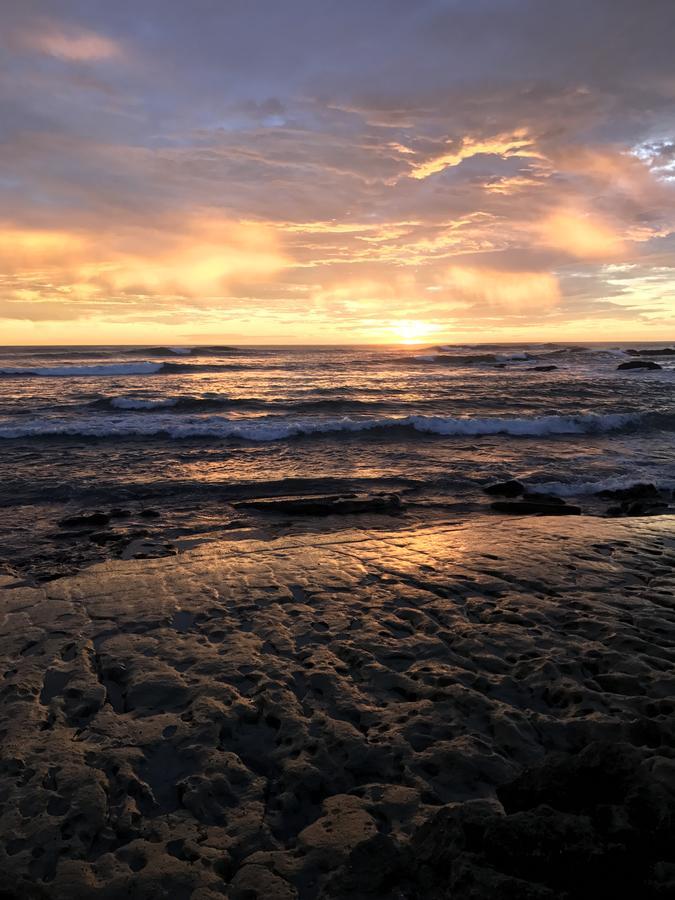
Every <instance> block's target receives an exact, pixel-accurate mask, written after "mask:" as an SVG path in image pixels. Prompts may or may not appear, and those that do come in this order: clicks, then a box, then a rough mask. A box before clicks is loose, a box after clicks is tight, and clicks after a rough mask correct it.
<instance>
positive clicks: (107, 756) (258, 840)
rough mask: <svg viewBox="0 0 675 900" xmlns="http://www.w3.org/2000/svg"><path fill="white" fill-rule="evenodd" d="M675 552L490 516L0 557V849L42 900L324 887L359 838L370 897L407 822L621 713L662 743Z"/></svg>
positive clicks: (478, 791) (620, 720) (338, 887)
mask: <svg viewBox="0 0 675 900" xmlns="http://www.w3.org/2000/svg"><path fill="white" fill-rule="evenodd" d="M674 548H675V534H674V532H673V526H672V519H668V518H667V517H663V518H659V517H655V518H651V519H649V520H644V521H639V522H638V521H635V520H633V521H631V522H630V523H626V522H625V521H617V520H599V519H582V520H578V521H576V522H575V523H574V524H571V523H570V522H569V521H567V520H545V521H542V520H529V521H519V522H514V521H509V522H499V521H496V520H495V521H492V522H491V523H490V524H489V525H487V524H485V523H483V524H480V523H476V524H471V525H465V526H461V527H460V526H433V527H418V528H411V529H402V530H399V531H396V532H388V533H377V534H376V533H369V532H367V531H357V530H345V531H341V532H336V533H333V534H323V535H308V534H306V535H289V536H286V537H284V538H280V539H277V540H271V541H265V542H262V541H234V542H218V543H212V544H208V545H202V546H200V547H198V548H196V549H195V550H193V551H190V552H186V553H185V554H184V555H182V556H181V557H178V558H169V559H158V560H148V561H145V560H144V561H129V562H116V563H104V564H101V565H100V566H97V567H94V568H91V569H89V570H87V571H85V572H83V573H82V574H81V575H79V576H76V577H73V578H66V579H61V580H58V581H55V582H53V583H50V584H49V585H47V586H46V587H44V588H42V589H35V588H29V587H25V586H21V585H20V584H19V583H18V582H17V583H14V582H11V581H8V583H7V585H6V586H5V587H4V588H3V589H2V592H1V593H0V602H1V604H2V610H3V613H4V619H3V626H2V632H1V635H0V652H1V653H2V661H3V666H4V671H5V678H4V684H3V687H2V697H3V712H2V715H1V717H0V730H1V732H2V741H3V748H4V763H3V768H2V770H1V773H0V788H1V789H2V791H3V795H4V797H5V800H6V802H5V804H4V807H3V811H2V817H1V819H0V824H1V826H2V830H3V833H5V834H11V835H13V836H14V837H13V839H12V841H10V842H8V843H7V844H6V845H5V846H4V848H0V855H1V857H2V867H3V870H4V871H5V873H7V877H9V878H11V879H13V884H15V885H17V886H18V887H17V889H19V888H20V889H21V890H23V889H25V890H26V891H29V890H32V889H33V887H36V886H37V887H42V888H44V890H45V891H46V892H47V895H48V896H50V897H54V898H56V900H66V898H67V900H78V898H82V900H84V898H92V897H101V898H105V900H112V898H114V897H116V896H119V894H120V892H122V891H127V890H128V889H130V888H131V887H132V886H133V891H134V892H135V896H138V897H139V898H142V897H148V898H150V897H153V898H154V897H156V896H160V895H161V892H162V891H166V890H168V889H169V888H171V890H173V891H174V892H175V893H174V895H173V896H179V897H183V896H184V897H185V898H188V897H190V896H193V897H194V896H199V897H209V898H210V897H212V896H213V897H215V896H221V895H222V891H223V890H224V889H226V890H227V891H228V896H232V897H241V898H243V897H248V896H253V895H252V894H251V893H250V892H251V891H258V896H263V895H264V891H268V894H267V896H270V897H272V896H273V897H294V896H296V894H297V895H298V896H305V897H313V896H319V895H322V896H326V897H341V896H356V894H354V893H353V890H352V888H349V889H347V888H345V885H348V884H349V883H350V882H349V878H350V877H351V876H350V875H349V872H357V871H361V869H359V868H358V866H361V865H362V862H359V859H361V857H362V856H363V857H364V859H368V858H370V859H371V861H372V871H371V872H370V874H369V875H368V878H369V879H370V882H372V884H371V888H372V893H371V895H369V896H373V897H380V898H384V897H391V896H392V894H391V893H390V892H389V893H387V892H388V891H390V888H391V884H390V883H389V882H387V870H388V868H389V869H391V871H395V870H396V871H398V870H397V869H396V867H397V866H398V867H400V866H401V865H403V862H402V860H404V859H405V858H407V857H405V853H407V852H408V851H407V850H406V849H405V848H406V847H408V842H409V840H410V839H411V836H414V835H415V834H416V833H417V831H418V829H419V828H420V826H421V825H422V824H423V823H425V822H429V821H433V822H436V825H434V826H433V827H434V828H441V827H442V828H446V825H445V824H443V823H442V822H441V819H439V818H438V815H437V814H438V813H439V810H441V811H444V810H447V811H449V812H451V811H452V810H457V809H463V808H464V806H465V805H466V804H470V803H475V802H478V801H480V802H482V803H487V804H488V806H487V807H481V809H484V810H485V809H489V810H492V812H490V813H489V815H490V816H493V817H494V816H495V815H496V816H503V809H502V806H501V805H500V798H501V796H502V795H501V794H500V793H499V790H500V787H501V786H503V785H506V784H508V783H510V782H513V781H514V779H516V778H517V776H519V774H520V773H521V772H522V771H523V770H524V769H525V768H526V767H528V766H534V765H539V764H540V763H541V762H542V760H546V759H548V757H549V755H550V754H551V753H553V752H556V751H558V752H562V753H564V754H575V753H577V752H578V751H579V750H581V749H582V748H583V747H584V746H585V745H586V744H588V743H589V742H591V741H617V740H629V741H635V740H638V738H639V736H638V737H636V735H638V731H636V729H638V730H639V732H640V734H641V735H643V737H642V738H639V740H642V741H643V742H644V741H645V740H646V741H647V748H651V749H647V750H645V751H644V752H648V753H649V754H651V756H650V759H653V764H654V765H655V766H656V765H661V762H660V761H661V759H662V757H661V756H660V755H659V754H660V753H661V750H660V749H659V747H660V743H661V742H662V740H663V738H662V737H660V735H663V734H665V733H666V731H667V730H668V729H669V728H670V729H672V727H673V717H674V715H675V706H674V705H673V703H672V701H671V700H670V699H669V697H670V696H672V693H673V689H674V688H675V683H674V682H673V678H672V674H671V672H672V659H671V653H670V650H669V646H670V643H669V642H670V641H672V636H673V627H674V624H675V622H674V620H673V613H672V590H673V585H674V579H673V561H674V559H675V557H674V555H673V554H674V552H675V549H674ZM542 573H544V574H543V575H542ZM641 752H642V751H641ZM663 764H664V765H665V763H663ZM659 790H660V788H659ZM457 804H460V805H461V806H459V807H458V806H457ZM472 808H473V807H472ZM468 809H469V807H467V810H468ZM467 815H468V812H467ZM481 815H483V813H481ZM486 815H487V813H486ZM513 821H514V822H515V820H513ZM443 822H445V820H443ZM490 822H492V819H490ZM509 822H511V819H509ZM447 827H449V826H447ZM452 827H454V826H452ZM490 827H491V828H493V827H494V828H496V825H494V824H491V825H490ZM509 827H510V826H509ZM514 827H515V824H514ZM415 840H418V839H415ZM434 840H440V837H439V836H438V835H437V836H436V837H435V838H434ZM504 841H507V837H506V836H505V837H504ZM359 848H361V849H359ZM485 852H486V853H488V851H487V849H486V850H485ZM359 854H361V855H359ZM364 854H365V856H364ZM401 854H403V856H401ZM488 855H489V854H488ZM385 859H388V860H389V861H390V863H389V864H385V863H384V862H383V860H385ZM378 860H379V862H378ZM434 860H435V858H434V859H433V860H431V862H429V863H428V865H429V866H431V867H432V869H430V870H429V872H430V873H431V874H428V875H427V876H424V877H429V878H432V879H433V878H435V877H436V875H434V874H433V872H434V871H435V869H433V866H435V865H437V862H436V861H434ZM364 865H365V864H364ZM415 865H416V864H415ZM415 865H413V863H411V862H407V863H405V866H404V868H405V867H407V868H406V871H407V872H408V876H410V873H413V872H415V871H417V869H415ZM425 865H426V863H425ZM439 865H440V863H439ZM500 865H501V863H500ZM354 867H356V868H354ZM365 867H366V869H368V865H366V866H365ZM378 867H379V868H378ZM432 870H433V871H432ZM408 876H405V877H408ZM502 876H503V877H504V878H508V877H511V875H508V873H507V874H506V875H504V874H503V873H502V875H500V877H502ZM362 877H363V878H364V879H365V881H367V880H368V878H366V876H365V875H363V874H362ZM400 877H401V878H403V877H404V876H403V875H401V876H400ZM411 877H412V876H411ZM414 877H415V878H417V877H420V878H422V875H421V874H419V872H418V875H415V876H414ZM365 881H364V884H365ZM226 885H227V886H228V887H227V888H226V887H225V886H226ZM418 888H419V885H418ZM418 888H415V890H418ZM349 890H352V894H350V893H349ZM419 890H421V888H419ZM419 890H418V893H417V894H415V893H413V894H411V896H424V894H423V892H422V893H419ZM194 891H198V892H200V893H198V894H194V893H193V892H194ZM322 891H323V894H321V892H322ZM345 891H347V893H346V894H345V893H344V892H345ZM378 891H379V893H378ZM261 892H262V894H261ZM341 892H342V893H341ZM481 896H483V895H481ZM486 896H487V895H486Z"/></svg>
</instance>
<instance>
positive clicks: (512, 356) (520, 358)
mask: <svg viewBox="0 0 675 900" xmlns="http://www.w3.org/2000/svg"><path fill="white" fill-rule="evenodd" d="M495 359H496V360H497V362H524V361H525V360H527V359H536V357H534V356H531V355H530V354H529V353H498V354H497V355H496V356H495Z"/></svg>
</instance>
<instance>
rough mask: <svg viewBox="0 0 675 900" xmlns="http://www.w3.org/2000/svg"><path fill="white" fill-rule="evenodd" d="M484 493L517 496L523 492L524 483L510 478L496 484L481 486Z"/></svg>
mask: <svg viewBox="0 0 675 900" xmlns="http://www.w3.org/2000/svg"><path fill="white" fill-rule="evenodd" d="M483 490H484V491H485V493H486V494H491V495H496V496H499V497H519V496H520V495H521V494H524V493H525V485H524V484H521V482H520V481H516V480H515V479H511V481H500V482H498V483H497V484H489V485H488V486H487V487H485V488H483Z"/></svg>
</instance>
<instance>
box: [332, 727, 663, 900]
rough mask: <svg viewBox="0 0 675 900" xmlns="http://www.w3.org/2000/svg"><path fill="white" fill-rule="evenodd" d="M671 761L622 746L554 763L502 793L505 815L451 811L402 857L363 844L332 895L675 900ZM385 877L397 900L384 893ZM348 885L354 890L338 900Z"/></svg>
mask: <svg viewBox="0 0 675 900" xmlns="http://www.w3.org/2000/svg"><path fill="white" fill-rule="evenodd" d="M664 731H665V729H664ZM661 737H662V738H665V737H666V736H665V735H662V736H661ZM638 739H639V736H638ZM660 754H661V755H660ZM671 756H672V754H671V751H670V748H669V745H668V743H665V744H659V749H658V750H656V749H649V748H648V747H644V746H632V745H631V744H629V743H624V742H606V743H605V742H597V743H591V744H589V745H588V746H587V747H586V748H584V749H583V750H582V751H581V752H580V753H576V754H563V753H553V754H550V755H549V756H548V757H545V758H544V760H543V762H542V763H540V764H539V765H537V766H534V767H532V768H530V769H527V770H526V771H524V772H523V773H522V774H521V775H520V776H519V777H518V778H516V779H515V781H513V782H511V783H509V784H507V785H504V786H503V787H501V788H499V789H498V791H497V794H498V797H499V800H500V801H501V804H502V807H503V812H502V811H501V810H500V809H499V808H498V807H496V806H495V805H493V804H492V803H490V802H489V801H482V800H471V801H467V802H464V803H459V804H452V805H448V806H444V807H441V808H440V809H439V810H438V811H437V812H436V813H435V815H434V816H432V818H431V819H429V820H428V821H426V822H425V823H424V824H423V825H421V826H420V827H419V828H418V829H417V830H416V831H415V832H414V834H413V835H412V838H411V841H410V845H409V847H406V846H402V847H400V848H399V847H397V845H395V844H393V843H391V842H387V843H385V841H384V840H382V839H381V836H380V838H378V839H376V840H373V841H372V842H368V843H364V844H362V845H361V846H360V848H359V851H358V853H356V852H355V853H353V854H352V857H350V859H349V862H348V864H347V866H345V867H344V869H343V872H342V885H343V886H344V887H343V891H329V892H328V895H327V896H330V897H339V898H340V900H342V898H343V897H344V898H346V897H354V896H356V897H359V898H360V897H369V898H370V897H373V898H385V897H392V896H397V897H398V896H400V897H411V898H422V897H424V898H438V900H441V898H451V897H452V898H455V897H456V898H460V897H462V898H471V900H495V898H500V900H562V898H564V900H591V898H598V897H617V898H619V897H626V898H628V897H630V898H633V897H640V898H641V900H661V898H665V897H667V896H672V894H671V891H672V887H673V883H674V881H673V875H674V873H675V866H674V863H675V849H674V847H673V842H672V830H673V827H674V825H675V787H674V785H673V781H672V774H671V773H672V759H671V758H670V757H671ZM369 858H370V859H372V866H371V867H370V868H368V859H369ZM361 872H363V873H365V872H367V873H368V876H369V877H368V878H367V880H366V882H365V884H363V885H360V884H359V883H358V876H359V874H360V873H361ZM391 873H395V874H396V881H395V885H396V887H397V888H398V893H394V892H393V891H391V888H392V886H393V885H392V882H391V878H390V876H391ZM349 887H356V891H355V892H354V893H352V894H350V893H348V890H344V888H347V889H348V888H349ZM359 888H361V890H360V891H359ZM363 888H365V890H363Z"/></svg>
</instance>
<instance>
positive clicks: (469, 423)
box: [0, 413, 639, 441]
mask: <svg viewBox="0 0 675 900" xmlns="http://www.w3.org/2000/svg"><path fill="white" fill-rule="evenodd" d="M637 421H639V416H635V415H631V414H612V415H604V416H598V415H579V416H541V417H533V418H529V419H528V418H513V419H507V418H464V419H459V418H450V417H441V416H405V417H402V418H395V417H384V418H368V419H351V418H349V417H342V418H326V419H321V418H299V419H283V420H279V419H278V418H269V417H260V418H255V419H248V418H247V419H228V418H227V417H225V416H220V415H212V416H181V417H180V418H177V417H176V416H175V415H162V414H161V413H157V414H152V413H150V414H148V415H144V416H134V415H133V414H131V415H128V416H114V415H113V416H90V417H83V418H79V419H72V420H67V419H47V418H36V419H32V420H28V421H25V420H24V421H22V422H21V423H20V424H16V421H15V420H7V421H5V422H0V438H3V437H4V438H16V437H39V436H49V435H73V436H81V437H115V436H117V437H151V436H154V435H168V436H169V437H172V438H188V437H213V438H242V439H245V440H249V441H278V440H283V439H284V438H290V437H296V436H300V435H309V434H330V433H334V432H359V431H369V430H372V429H374V428H412V429H414V430H415V431H419V432H423V433H427V434H438V435H444V436H452V435H464V436H489V435H500V434H505V435H513V436H515V437H540V436H546V435H565V434H587V433H593V432H605V431H612V430H615V429H618V428H622V427H625V426H626V425H629V424H631V423H634V422H637Z"/></svg>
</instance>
